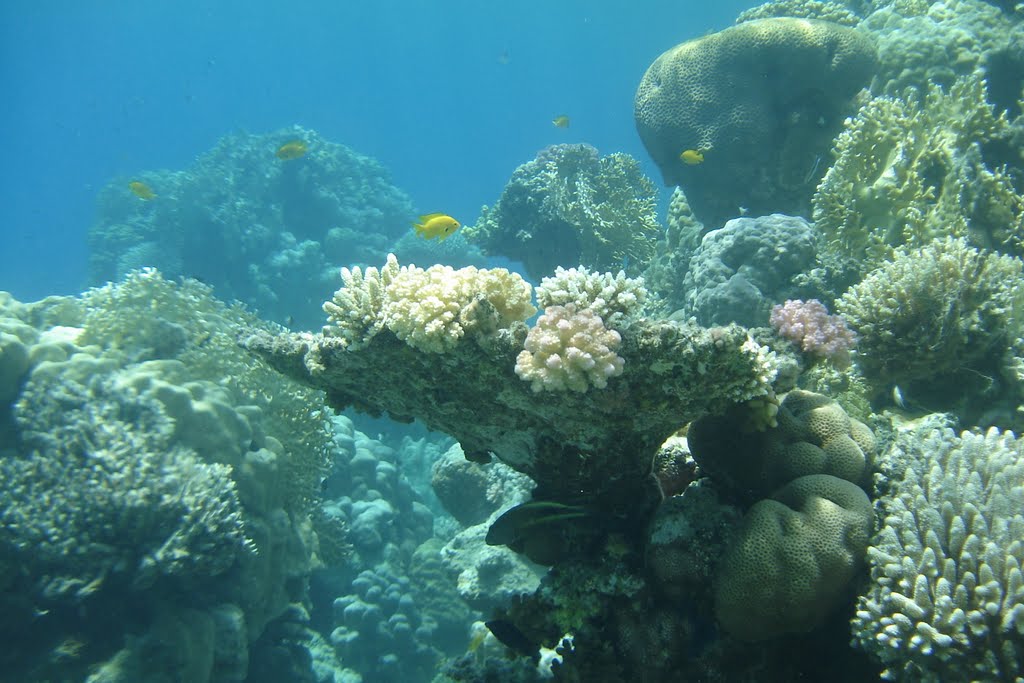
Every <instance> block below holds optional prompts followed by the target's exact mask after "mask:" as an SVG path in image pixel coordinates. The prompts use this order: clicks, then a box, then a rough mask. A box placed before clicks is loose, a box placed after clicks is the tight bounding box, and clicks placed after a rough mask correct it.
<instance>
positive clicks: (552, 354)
mask: <svg viewBox="0 0 1024 683" xmlns="http://www.w3.org/2000/svg"><path fill="white" fill-rule="evenodd" d="M620 342H621V337H619V333H618V332H616V331H615V330H610V329H608V328H607V327H605V325H604V321H603V320H601V316H599V315H597V314H596V313H594V312H593V311H592V310H590V309H589V308H584V309H581V310H577V309H576V306H575V305H573V304H568V305H566V306H548V307H547V308H545V309H544V315H542V316H541V317H540V318H539V319H538V320H537V324H536V325H534V327H533V328H532V329H531V330H530V332H529V334H527V336H526V344H525V348H524V349H523V351H521V352H520V354H519V357H518V358H517V359H516V374H517V375H519V377H520V378H522V379H524V380H526V381H528V382H530V386H531V388H532V389H533V390H534V391H565V390H567V389H568V390H571V391H578V392H583V391H586V390H587V389H588V388H590V387H596V388H598V389H603V388H604V387H606V386H607V385H608V379H609V378H611V377H615V376H617V375H621V374H622V367H623V360H622V358H620V357H619V355H618V354H616V353H615V350H616V349H618V348H619V343H620Z"/></svg>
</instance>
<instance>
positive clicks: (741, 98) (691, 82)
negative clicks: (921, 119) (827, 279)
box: [634, 17, 876, 226]
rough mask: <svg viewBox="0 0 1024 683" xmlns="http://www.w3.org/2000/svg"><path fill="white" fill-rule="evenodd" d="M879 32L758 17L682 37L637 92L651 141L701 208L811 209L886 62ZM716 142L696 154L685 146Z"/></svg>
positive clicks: (644, 136) (659, 160) (706, 217)
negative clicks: (836, 147)
mask: <svg viewBox="0 0 1024 683" xmlns="http://www.w3.org/2000/svg"><path fill="white" fill-rule="evenodd" d="M875 60H876V56H875V48H874V45H873V44H872V42H871V40H870V38H869V37H868V36H867V35H866V34H863V33H861V32H859V31H857V30H855V29H851V28H847V27H845V26H840V25H837V24H832V23H829V22H825V21H813V20H810V19H793V18H782V17H779V18H769V19H758V20H755V21H748V22H745V23H742V24H739V25H737V26H733V27H731V28H727V29H725V30H724V31H720V32H718V33H713V34H711V35H707V36H703V37H701V38H696V39H694V40H691V41H688V42H686V43H682V44H680V45H677V46H675V47H673V48H671V49H669V50H668V51H666V52H664V53H663V54H662V55H661V56H659V57H658V58H657V59H656V60H655V61H654V63H653V64H651V66H650V67H649V68H648V69H647V72H646V73H645V74H644V76H643V79H642V80H641V82H640V85H639V87H638V89H637V93H636V98H635V100H634V119H635V121H636V126H637V131H638V132H639V134H640V138H641V140H642V141H643V143H644V147H645V148H646V149H647V152H648V153H649V154H650V155H651V158H652V159H653V160H654V162H655V164H657V166H658V168H659V169H660V170H661V174H662V178H663V180H664V182H665V184H666V185H680V186H681V187H682V188H683V189H684V190H685V191H686V197H687V199H688V200H689V202H690V206H692V207H693V212H694V214H695V215H696V216H697V218H698V219H700V220H701V222H703V223H704V224H705V225H707V226H718V225H721V224H722V223H724V222H725V221H726V220H728V219H729V218H733V217H735V216H739V215H741V213H742V210H741V207H743V208H745V209H748V210H749V211H750V212H751V213H753V214H754V215H762V214H767V213H773V212H780V213H790V214H805V215H806V214H808V213H809V200H810V197H811V194H812V193H813V190H814V184H815V181H816V180H817V179H818V177H820V173H822V172H824V168H823V164H821V163H820V161H821V159H822V157H823V156H824V155H825V154H827V152H828V149H829V145H830V144H831V142H832V138H833V136H834V135H835V134H836V133H837V132H839V130H840V129H841V125H842V121H843V117H844V116H846V114H847V113H848V112H849V111H850V110H851V105H852V100H853V98H854V96H855V95H856V94H857V93H858V92H859V91H860V90H861V88H863V87H864V86H866V85H867V84H868V81H869V80H870V78H871V76H872V74H873V73H874V70H875V65H876V61H875ZM686 149H695V150H700V151H702V152H703V154H704V162H703V163H701V164H699V165H688V164H686V163H684V162H683V161H681V160H680V158H679V155H680V153H681V152H682V151H683V150H686Z"/></svg>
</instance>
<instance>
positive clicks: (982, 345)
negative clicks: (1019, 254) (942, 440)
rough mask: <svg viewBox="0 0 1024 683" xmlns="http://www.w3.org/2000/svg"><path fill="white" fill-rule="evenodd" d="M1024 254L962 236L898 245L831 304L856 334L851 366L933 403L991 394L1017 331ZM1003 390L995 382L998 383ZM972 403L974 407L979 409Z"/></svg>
mask: <svg viewBox="0 0 1024 683" xmlns="http://www.w3.org/2000/svg"><path fill="white" fill-rule="evenodd" d="M1021 268H1022V264H1021V261H1020V259H1016V258H1013V257H1010V256H1001V255H999V254H993V253H991V252H984V251H978V250H977V249H973V248H971V247H970V246H968V245H967V243H966V242H965V241H964V240H962V239H952V238H946V239H944V240H937V241H935V242H932V243H930V244H928V245H926V246H924V247H921V248H919V249H901V250H899V251H898V252H897V253H896V255H895V257H894V259H893V261H891V262H889V263H886V264H885V265H883V266H882V267H880V268H878V269H877V270H875V271H873V272H871V273H870V274H868V276H867V277H865V278H864V280H863V281H862V282H860V283H859V284H857V285H855V286H854V287H851V288H850V289H849V290H848V291H847V292H846V293H845V294H844V295H843V296H842V298H840V299H839V301H838V302H837V303H836V306H837V310H838V311H839V313H840V314H841V315H842V316H843V317H844V318H845V319H846V321H847V323H848V324H849V325H850V327H852V328H853V330H854V331H855V332H856V333H857V338H858V342H857V365H858V366H859V367H860V369H861V370H862V372H863V373H864V376H865V378H866V379H867V380H868V381H869V382H871V383H872V384H873V385H874V389H875V391H876V393H877V392H879V391H885V390H888V388H889V387H891V385H893V384H897V385H900V386H902V387H903V388H904V390H907V389H910V390H912V391H914V392H915V393H916V394H918V395H927V396H928V401H929V404H930V405H932V406H935V407H939V406H946V407H953V406H959V410H960V411H966V412H962V415H963V416H964V417H965V418H966V419H968V420H971V419H972V417H971V416H972V415H976V414H977V413H976V411H975V410H974V409H972V408H971V406H970V404H971V403H979V401H977V400H976V399H978V398H980V397H981V396H984V395H985V394H989V395H988V396H987V400H988V401H995V400H997V399H999V396H998V393H993V391H992V390H993V386H992V385H993V382H994V379H988V378H997V377H999V376H1000V375H1001V374H1003V372H1004V370H1003V366H1004V364H1005V363H1006V362H1007V361H1008V358H1009V356H1010V355H1011V345H1012V343H1013V341H1014V340H1015V339H1016V338H1017V337H1018V336H1019V335H1020V328H1021V324H1022V318H1021V315H1022V313H1024V308H1022V306H1024V290H1022V288H1021V286H1020V277H1021ZM995 388H996V389H997V391H998V390H999V384H997V385H996V387H995ZM976 407H977V406H976Z"/></svg>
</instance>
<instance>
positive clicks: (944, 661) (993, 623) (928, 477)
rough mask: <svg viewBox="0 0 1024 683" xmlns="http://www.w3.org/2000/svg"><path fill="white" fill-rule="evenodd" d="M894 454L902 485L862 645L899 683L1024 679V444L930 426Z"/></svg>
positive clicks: (878, 559)
mask: <svg viewBox="0 0 1024 683" xmlns="http://www.w3.org/2000/svg"><path fill="white" fill-rule="evenodd" d="M893 452H894V453H895V454H896V455H895V458H896V460H897V462H896V465H895V467H896V468H897V472H898V473H899V474H902V480H899V479H900V476H899V474H897V476H895V477H893V478H894V479H897V481H891V482H889V484H890V485H891V486H892V491H891V494H890V496H889V497H887V498H886V499H884V509H885V513H886V517H885V523H884V526H883V528H882V529H881V530H880V531H879V532H878V534H876V536H875V538H874V539H873V540H872V543H871V547H870V548H869V550H868V557H869V560H870V564H871V577H872V585H871V587H870V589H869V591H868V592H867V593H866V594H865V595H863V596H861V598H860V600H859V602H858V606H857V612H856V615H855V616H854V618H853V622H852V624H853V635H854V639H855V642H857V643H858V644H859V645H860V646H861V647H862V648H864V649H865V650H867V651H868V652H871V653H872V654H874V655H875V656H876V657H877V658H878V659H879V660H881V661H882V662H883V663H884V664H886V665H887V666H888V667H889V668H888V670H887V671H886V672H885V677H886V678H890V679H899V680H906V681H939V680H963V681H967V680H971V681H981V680H997V679H998V680H1007V681H1012V680H1017V681H1019V680H1021V677H1022V676H1024V575H1022V567H1024V443H1022V442H1021V441H1020V440H1018V439H1016V438H1014V435H1013V434H1012V433H1010V432H1007V433H1000V432H999V431H998V430H996V429H994V428H993V429H990V430H989V431H988V432H987V433H986V434H984V435H979V434H972V433H970V432H965V433H964V434H963V435H962V436H961V437H959V438H957V437H956V436H955V435H954V434H953V432H952V431H951V430H948V429H937V428H935V427H931V428H927V427H926V428H921V429H918V430H915V431H912V432H909V433H906V434H903V435H901V436H900V438H899V440H898V442H897V444H896V446H895V448H894V449H893ZM890 457H893V456H892V455H890Z"/></svg>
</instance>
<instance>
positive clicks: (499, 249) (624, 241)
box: [463, 144, 661, 280]
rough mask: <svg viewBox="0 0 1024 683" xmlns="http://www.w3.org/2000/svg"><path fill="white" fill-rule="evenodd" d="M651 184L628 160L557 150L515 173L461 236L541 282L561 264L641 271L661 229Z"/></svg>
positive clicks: (579, 149)
mask: <svg viewBox="0 0 1024 683" xmlns="http://www.w3.org/2000/svg"><path fill="white" fill-rule="evenodd" d="M656 203H657V193H656V191H655V187H654V184H653V183H652V182H651V181H650V180H649V179H648V178H647V177H646V176H645V175H644V174H643V173H642V172H641V170H640V164H639V162H637V160H636V159H634V158H633V157H631V156H629V155H628V154H621V153H615V154H609V155H607V156H603V157H602V156H599V155H598V152H597V150H596V149H594V148H593V147H591V146H590V145H583V144H580V145H555V146H552V147H548V148H546V149H544V150H541V151H540V152H539V153H538V154H537V158H536V159H534V160H533V161H529V162H527V163H525V164H523V165H522V166H520V167H519V168H517V169H516V170H515V172H514V173H513V174H512V178H511V179H510V180H509V181H508V184H507V185H506V186H505V189H504V190H503V191H502V193H501V197H500V198H499V199H498V201H497V203H496V204H495V205H494V206H492V207H490V208H487V207H484V210H483V212H482V214H481V215H480V218H479V220H477V222H476V224H475V225H472V226H466V228H464V229H463V232H464V233H465V235H466V239H467V240H469V242H470V243H471V244H476V245H479V246H480V247H481V248H482V249H483V250H484V251H485V252H486V253H488V254H491V255H495V256H505V257H507V258H510V259H514V260H517V261H521V262H522V263H523V265H524V266H525V268H526V272H527V273H528V274H529V275H530V277H532V278H534V279H535V280H539V279H540V278H542V277H543V276H545V275H546V274H548V273H550V272H551V271H552V270H554V269H555V267H556V266H559V265H563V264H567V263H568V264H574V263H579V264H582V265H584V266H587V267H589V268H595V269H598V270H613V271H614V270H618V269H620V268H623V269H625V270H626V271H627V272H629V273H637V272H639V271H640V270H641V269H642V268H643V267H644V265H645V264H646V263H647V262H648V261H649V260H650V259H651V257H652V256H653V255H654V241H655V240H656V239H657V237H658V235H659V233H660V232H661V228H660V226H659V225H658V220H657V216H656V213H655V206H656Z"/></svg>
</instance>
